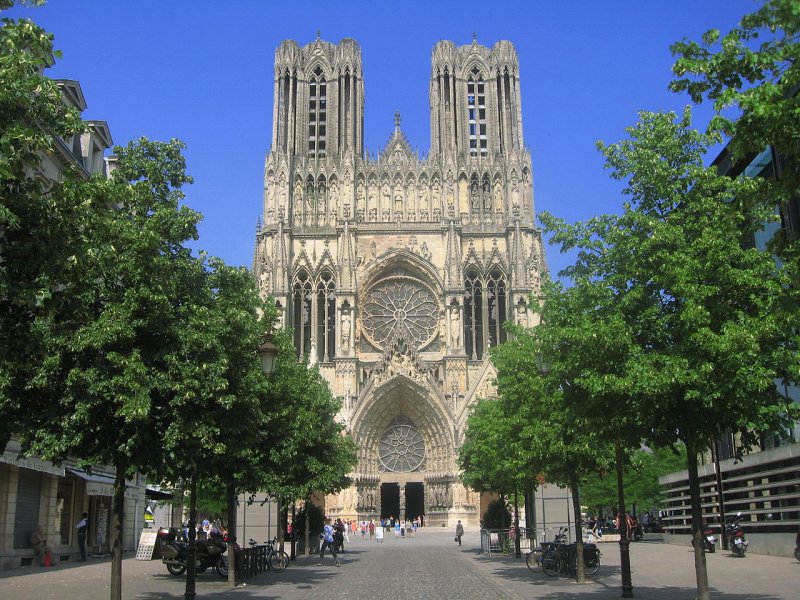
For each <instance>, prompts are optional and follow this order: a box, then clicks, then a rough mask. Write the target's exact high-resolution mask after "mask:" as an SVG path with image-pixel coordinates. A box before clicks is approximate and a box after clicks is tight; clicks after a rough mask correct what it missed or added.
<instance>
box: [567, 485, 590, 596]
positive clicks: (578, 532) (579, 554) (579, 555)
mask: <svg viewBox="0 0 800 600" xmlns="http://www.w3.org/2000/svg"><path fill="white" fill-rule="evenodd" d="M569 486H570V487H571V488H572V512H573V514H574V515H575V580H576V581H577V582H578V583H586V570H585V569H584V565H583V527H582V522H583V519H582V518H581V497H580V493H579V492H578V476H577V475H576V474H575V472H574V471H573V472H571V473H570V475H569Z"/></svg>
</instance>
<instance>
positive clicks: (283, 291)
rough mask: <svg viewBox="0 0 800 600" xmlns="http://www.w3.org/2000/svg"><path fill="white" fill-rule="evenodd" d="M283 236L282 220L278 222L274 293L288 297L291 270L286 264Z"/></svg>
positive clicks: (274, 259) (274, 257) (274, 261)
mask: <svg viewBox="0 0 800 600" xmlns="http://www.w3.org/2000/svg"><path fill="white" fill-rule="evenodd" d="M283 236H284V233H283V219H281V220H279V221H278V229H277V231H276V232H275V252H274V254H273V265H274V267H273V268H274V269H275V272H274V274H273V277H274V279H273V281H274V283H273V293H274V294H275V295H283V296H286V295H288V293H289V269H288V267H287V264H286V248H285V247H284V240H283Z"/></svg>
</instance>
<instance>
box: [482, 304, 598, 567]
mask: <svg viewBox="0 0 800 600" xmlns="http://www.w3.org/2000/svg"><path fill="white" fill-rule="evenodd" d="M551 300H552V297H551V296H548V301H547V302H546V303H545V304H544V305H543V306H542V307H540V311H541V315H542V323H541V324H540V325H538V326H537V327H534V328H532V329H523V328H520V327H515V326H511V327H510V331H511V332H512V333H513V334H514V339H513V340H510V341H508V342H506V343H504V344H501V345H499V346H496V347H495V348H493V349H492V350H491V357H492V362H493V363H494V365H495V367H496V368H497V392H498V395H499V397H500V399H501V401H502V403H503V413H504V415H505V417H506V419H508V420H509V421H511V422H512V423H513V428H514V429H515V430H517V431H518V432H519V434H518V439H519V440H520V442H519V443H520V447H521V456H522V458H523V460H524V461H525V467H524V470H525V471H527V472H528V473H540V474H541V476H542V477H543V478H544V479H545V480H546V481H549V482H551V483H555V484H558V485H562V486H567V487H569V488H570V489H571V490H572V497H573V507H572V508H573V512H574V515H575V528H576V536H575V537H576V541H577V580H578V581H579V582H583V581H584V580H585V574H584V564H583V540H582V537H583V536H582V532H581V509H580V494H579V490H580V482H581V480H582V479H583V478H584V477H586V476H587V475H588V474H590V473H596V472H597V471H599V470H600V469H601V468H604V467H607V466H608V462H609V457H608V448H607V445H606V444H603V443H602V442H601V441H600V440H599V438H598V437H597V436H596V432H595V430H594V429H593V428H592V427H591V426H590V423H589V421H588V420H587V419H586V418H585V417H584V415H583V414H582V413H581V412H580V410H579V407H580V398H579V396H580V393H581V392H580V389H579V388H578V387H577V386H576V385H575V382H574V379H575V373H574V370H573V367H574V364H575V363H574V360H573V359H574V358H575V356H574V355H572V354H570V353H569V352H564V350H565V349H566V345H562V344H561V342H560V341H559V338H558V335H559V330H558V329H557V328H549V327H548V319H547V314H548V312H547V311H548V310H550V308H549V307H550V306H551ZM553 306H555V304H553Z"/></svg>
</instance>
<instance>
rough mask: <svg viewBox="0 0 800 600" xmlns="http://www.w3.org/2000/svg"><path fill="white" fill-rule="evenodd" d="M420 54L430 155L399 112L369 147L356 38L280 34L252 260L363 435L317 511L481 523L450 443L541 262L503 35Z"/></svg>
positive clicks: (523, 306)
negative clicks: (353, 460)
mask: <svg viewBox="0 0 800 600" xmlns="http://www.w3.org/2000/svg"><path fill="white" fill-rule="evenodd" d="M431 63H432V64H431V76H430V130H431V145H430V150H429V153H428V155H427V156H423V157H420V156H419V155H418V154H417V153H416V152H414V151H413V150H412V148H411V146H410V144H409V142H408V140H407V139H406V137H405V135H404V134H403V131H402V129H401V121H400V115H399V114H396V115H395V120H394V128H393V131H391V134H390V135H389V139H388V141H387V142H386V145H385V146H384V147H383V148H382V149H381V151H380V152H379V154H378V156H377V157H370V156H367V155H366V154H365V151H364V106H365V89H364V80H363V73H362V64H361V48H360V46H359V45H358V43H357V42H356V41H354V40H352V39H343V40H341V41H340V42H339V43H336V44H334V43H330V42H326V41H324V40H321V39H319V38H317V39H316V40H315V41H314V42H312V43H310V44H308V45H306V46H300V45H298V44H297V43H296V42H294V41H292V40H287V41H284V42H282V43H281V45H280V46H279V47H278V49H277V51H276V53H275V89H274V110H273V119H272V145H271V148H270V150H269V153H268V155H267V158H266V165H265V170H264V209H263V210H264V212H263V222H262V223H261V224H260V225H259V227H258V231H257V238H256V251H255V260H254V265H253V273H254V276H255V277H256V279H257V281H258V285H259V290H260V293H261V294H262V295H263V296H272V297H273V298H274V299H275V301H276V303H277V305H278V307H279V309H280V311H281V315H282V316H281V318H282V325H283V326H284V327H286V328H288V329H289V330H290V331H291V332H292V333H293V336H294V344H295V348H296V350H297V352H298V355H299V356H300V355H308V356H309V358H310V360H311V361H312V362H313V363H316V364H317V365H318V367H319V370H320V372H321V373H322V376H323V377H324V378H325V379H326V380H327V381H328V382H329V384H330V386H331V389H332V391H333V393H334V395H335V396H337V397H338V398H339V399H340V400H341V412H340V415H339V418H340V419H341V421H342V422H343V423H345V425H346V428H347V432H348V434H349V435H351V436H352V437H353V439H354V440H355V442H356V445H357V447H358V465H357V467H356V469H355V471H354V472H353V473H351V477H352V480H353V486H352V487H351V488H350V489H347V490H344V491H342V492H341V493H340V494H338V495H334V496H328V497H327V498H326V506H325V512H326V514H328V515H331V516H333V517H341V518H358V519H360V520H361V519H365V518H370V517H379V516H383V517H390V516H393V517H400V518H407V519H414V518H416V517H418V516H419V517H422V518H423V519H424V522H425V523H426V524H428V525H440V524H441V525H448V526H450V525H454V524H455V522H456V520H457V519H460V520H461V521H462V522H464V523H465V524H466V525H468V526H471V527H477V526H478V521H479V518H480V513H481V495H480V494H478V493H476V492H475V491H473V490H470V489H468V488H466V487H465V486H464V485H462V483H461V481H460V474H459V469H458V465H457V456H458V448H459V447H460V445H461V443H462V441H463V436H464V430H465V427H466V421H467V416H468V414H469V409H470V406H471V405H472V404H474V403H475V402H476V401H477V400H478V399H479V398H487V397H491V396H492V395H493V394H494V385H493V380H494V377H495V371H494V368H493V366H492V364H491V363H490V362H489V354H488V351H489V348H490V347H492V346H494V345H496V344H500V343H502V342H503V341H505V339H506V337H507V333H506V332H505V330H504V329H503V324H504V323H505V322H507V321H513V322H516V323H519V324H522V325H525V326H533V325H535V324H536V322H537V318H538V316H537V315H536V314H534V313H533V312H532V310H531V307H530V306H529V305H530V299H531V296H532V295H534V296H537V295H538V294H540V284H541V277H542V274H543V273H544V271H545V269H546V265H545V261H544V253H543V248H542V239H541V232H540V231H539V229H537V228H536V227H535V225H534V209H533V187H532V170H531V157H530V153H529V152H528V151H527V150H526V149H525V146H524V142H523V136H522V111H521V104H520V102H521V98H520V75H519V61H518V58H517V54H516V51H515V49H514V46H513V45H512V44H511V43H510V42H508V41H499V42H497V43H496V44H495V45H494V46H492V47H491V48H489V47H486V46H482V45H480V44H478V43H477V41H476V40H474V39H473V41H472V43H471V44H469V45H465V46H457V45H456V44H454V43H453V42H450V41H440V42H438V43H437V44H436V46H435V47H434V49H433V53H432V59H431Z"/></svg>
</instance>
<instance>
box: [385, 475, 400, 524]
mask: <svg viewBox="0 0 800 600" xmlns="http://www.w3.org/2000/svg"><path fill="white" fill-rule="evenodd" d="M390 517H394V518H395V519H398V518H399V517H400V484H397V483H382V484H381V519H388V518H390Z"/></svg>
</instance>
